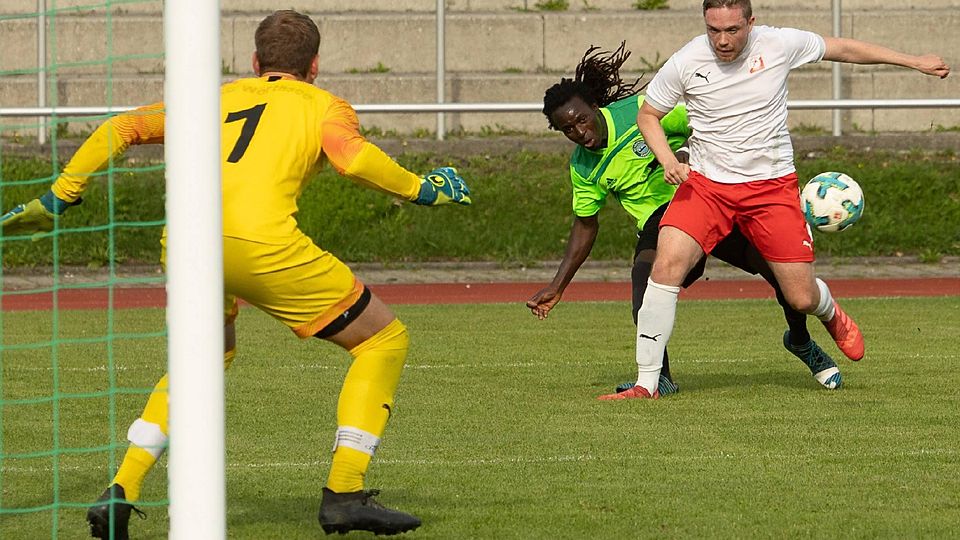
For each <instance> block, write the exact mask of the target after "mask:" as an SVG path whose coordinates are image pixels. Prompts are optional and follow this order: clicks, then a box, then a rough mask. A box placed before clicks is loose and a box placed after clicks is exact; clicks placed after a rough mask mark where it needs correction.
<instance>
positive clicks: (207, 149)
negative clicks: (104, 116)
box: [163, 0, 226, 540]
mask: <svg viewBox="0 0 960 540" xmlns="http://www.w3.org/2000/svg"><path fill="white" fill-rule="evenodd" d="M163 27H164V32H163V33H164V44H165V45H164V49H165V54H166V70H165V78H164V79H165V80H164V102H165V104H166V126H165V130H166V134H165V146H164V158H165V160H166V180H167V181H166V190H167V191H166V195H167V208H166V214H167V332H168V337H167V340H168V355H169V357H168V359H169V369H170V379H169V381H170V394H169V400H170V448H169V472H168V474H169V498H170V536H169V537H170V538H171V539H174V540H180V539H188V538H191V539H192V538H203V539H205V540H217V539H224V538H226V481H225V474H224V470H225V451H224V430H225V428H224V397H223V390H224V388H223V353H224V351H223V239H222V228H223V227H222V217H221V204H220V201H221V193H220V71H221V68H220V2H219V1H218V0H213V1H211V0H199V1H198V0H166V1H165V2H164V12H163Z"/></svg>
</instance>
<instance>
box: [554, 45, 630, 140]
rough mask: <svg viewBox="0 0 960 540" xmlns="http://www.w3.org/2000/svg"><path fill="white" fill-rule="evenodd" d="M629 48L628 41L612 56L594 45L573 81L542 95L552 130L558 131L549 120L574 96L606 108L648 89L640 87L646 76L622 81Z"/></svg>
mask: <svg viewBox="0 0 960 540" xmlns="http://www.w3.org/2000/svg"><path fill="white" fill-rule="evenodd" d="M626 45H627V42H626V41H621V42H620V46H619V47H617V50H615V51H613V52H610V51H602V50H600V47H596V46H592V45H591V46H590V48H589V49H587V52H585V53H583V58H581V59H580V63H579V64H577V69H576V74H575V76H574V78H573V79H567V78H565V77H564V78H561V79H560V82H559V83H557V84H555V85H553V86H551V87H550V88H548V89H547V92H546V93H545V94H544V95H543V114H544V116H546V117H547V123H548V124H549V126H550V129H556V128H555V126H554V125H553V121H552V120H551V119H550V116H551V115H552V114H553V113H554V111H556V110H557V109H558V108H559V107H560V106H561V105H563V104H564V103H566V102H568V101H570V99H571V98H573V97H574V96H580V98H581V99H583V101H585V102H586V103H587V104H588V105H597V106H598V107H606V106H607V105H609V104H611V103H613V102H614V101H618V100H621V99H623V98H625V97H629V96H633V95H636V94H638V93H640V91H641V90H643V89H644V88H646V86H647V85H646V84H643V85H641V84H640V80H641V79H643V75H641V76H640V77H638V78H637V79H636V80H635V81H633V82H630V83H628V82H624V80H623V79H622V78H620V67H621V66H622V65H623V63H624V62H626V61H627V58H629V57H630V51H627V50H624V48H625V47H626Z"/></svg>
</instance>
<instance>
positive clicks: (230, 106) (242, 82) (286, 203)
mask: <svg viewBox="0 0 960 540" xmlns="http://www.w3.org/2000/svg"><path fill="white" fill-rule="evenodd" d="M220 107H221V118H222V124H221V159H222V187H223V233H224V235H225V236H230V237H234V238H242V239H247V240H254V241H258V242H264V243H284V242H286V241H289V239H290V238H291V237H292V236H299V235H300V234H302V233H300V232H299V229H298V227H297V222H296V213H297V198H298V197H299V196H300V193H301V192H302V191H303V189H304V188H305V187H306V184H307V182H308V181H309V179H310V178H311V177H312V176H313V174H314V173H315V172H316V170H317V169H318V168H319V167H320V166H321V165H322V164H323V162H324V161H329V162H330V164H331V165H333V167H334V168H335V169H336V170H337V171H338V172H339V173H341V174H343V175H345V176H347V177H349V178H350V179H352V180H354V181H356V182H358V183H360V184H363V185H365V186H367V187H371V188H374V189H378V190H381V191H384V192H386V193H390V194H393V195H395V196H398V197H402V198H404V199H407V200H413V199H415V198H416V197H417V194H418V193H419V187H420V178H419V177H418V176H417V175H415V174H413V173H411V172H410V171H407V170H406V169H404V168H403V167H401V166H399V165H398V164H397V163H396V162H394V161H393V160H392V159H390V158H389V157H388V156H387V155H386V154H384V153H383V151H381V150H380V149H379V148H377V147H376V146H374V145H373V144H371V143H369V142H368V141H367V140H366V139H365V138H364V137H363V136H362V135H361V134H360V126H359V121H358V120H357V115H356V112H355V111H354V110H353V108H352V107H351V106H350V104H349V103H347V102H346V101H344V100H343V99H341V98H338V97H336V96H334V95H333V94H331V93H329V92H327V91H325V90H322V89H320V88H317V87H315V86H313V85H312V84H309V83H306V82H302V81H298V80H295V79H292V78H286V77H279V76H270V77H260V78H250V79H239V80H237V81H234V82H231V83H228V84H225V85H223V87H222V90H221V102H220ZM163 120H164V113H163V105H162V104H159V103H158V104H154V105H150V106H147V107H142V108H140V109H137V110H135V111H131V112H129V113H125V114H122V115H118V116H116V117H114V118H111V119H110V120H109V121H108V122H106V123H104V124H103V125H102V126H101V127H100V128H98V129H97V130H96V131H95V132H94V133H93V134H92V135H91V136H90V138H88V139H87V141H86V142H84V144H83V145H82V146H81V147H80V149H78V150H77V153H76V154H74V156H73V158H72V159H71V160H70V162H69V163H68V164H67V166H66V167H65V168H64V171H63V174H61V175H60V177H59V178H58V179H57V181H56V182H55V183H54V185H53V188H52V189H53V192H54V194H55V195H56V196H57V197H60V198H61V199H63V200H65V201H68V202H72V201H75V200H76V199H77V198H78V197H80V195H81V194H82V192H83V190H84V189H85V188H86V185H87V182H88V181H89V178H90V174H91V173H94V172H96V171H100V170H102V169H103V168H105V167H106V166H107V164H108V163H109V161H110V159H111V158H112V157H114V156H117V155H119V154H121V153H122V152H124V151H125V150H126V149H127V148H128V147H129V146H130V145H131V144H149V143H159V142H163V136H164V132H163V128H164V121H163Z"/></svg>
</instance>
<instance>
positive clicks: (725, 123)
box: [646, 26, 826, 184]
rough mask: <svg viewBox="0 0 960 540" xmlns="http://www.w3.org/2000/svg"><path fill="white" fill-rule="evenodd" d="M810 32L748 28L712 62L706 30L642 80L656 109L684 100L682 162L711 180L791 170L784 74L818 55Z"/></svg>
mask: <svg viewBox="0 0 960 540" xmlns="http://www.w3.org/2000/svg"><path fill="white" fill-rule="evenodd" d="M825 49H826V44H825V42H824V40H823V38H822V37H821V36H819V35H817V34H814V33H812V32H807V31H804V30H796V29H793V28H773V27H769V26H754V28H753V30H752V31H751V32H750V36H749V37H748V39H747V45H746V47H744V49H743V52H742V53H741V54H740V56H739V57H738V58H737V59H736V60H734V61H733V62H720V61H718V60H717V57H716V56H715V55H714V53H713V49H712V47H711V46H710V41H709V40H708V39H707V36H706V34H704V35H701V36H699V37H696V38H694V39H693V40H692V41H690V42H689V43H687V44H686V45H685V46H684V47H683V48H682V49H680V50H679V51H677V52H676V53H674V54H673V56H671V57H670V59H669V60H667V63H666V64H664V66H663V67H662V68H661V69H660V71H659V72H658V73H657V75H656V76H655V77H654V78H653V80H652V81H651V82H650V85H649V86H647V90H646V94H647V96H646V101H647V103H649V104H650V105H651V106H653V107H654V108H656V109H657V110H660V111H664V112H666V111H670V110H671V109H673V107H674V106H675V105H677V103H679V102H680V101H681V100H683V101H685V102H686V105H687V113H688V115H689V118H690V127H691V128H693V136H692V137H690V141H689V145H690V166H691V167H692V168H693V169H694V170H696V171H698V172H699V173H701V174H703V175H704V176H706V177H707V178H710V179H711V180H714V181H717V182H723V183H728V184H736V183H742V182H751V181H754V180H765V179H770V178H779V177H781V176H784V175H787V174H790V173H792V172H794V171H795V170H796V169H795V167H794V164H793V145H792V143H791V142H790V133H789V132H788V131H787V75H788V74H789V73H790V70H791V69H793V68H796V67H799V66H801V65H803V64H806V63H810V62H819V61H820V60H821V59H822V58H823V53H824V51H825Z"/></svg>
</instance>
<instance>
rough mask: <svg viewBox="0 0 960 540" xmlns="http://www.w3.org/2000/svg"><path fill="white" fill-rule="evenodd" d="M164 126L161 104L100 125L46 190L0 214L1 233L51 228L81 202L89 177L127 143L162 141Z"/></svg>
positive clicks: (31, 232)
mask: <svg viewBox="0 0 960 540" xmlns="http://www.w3.org/2000/svg"><path fill="white" fill-rule="evenodd" d="M163 125H164V114H163V105H162V104H160V103H157V104H154V105H148V106H146V107H141V108H139V109H135V110H133V111H130V112H127V113H123V114H120V115H117V116H114V117H113V118H111V119H109V120H107V121H106V122H104V123H103V124H101V125H100V127H98V128H97V129H96V131H94V132H93V133H92V134H91V135H90V136H89V137H88V138H87V140H86V141H84V143H83V144H82V145H81V146H80V148H79V149H77V152H76V153H75V154H74V155H73V158H71V159H70V161H69V163H67V166H66V167H64V169H63V172H62V173H61V174H60V176H59V177H57V180H56V181H55V182H54V183H53V185H52V186H51V187H50V190H49V191H47V193H45V194H44V195H42V196H41V197H39V198H36V199H34V200H32V201H30V202H27V203H24V204H20V205H17V206H16V207H14V208H13V209H12V210H10V211H9V212H7V213H6V214H4V215H3V216H0V223H2V224H3V235H4V236H13V235H20V234H34V233H40V232H49V231H51V230H53V223H54V216H58V215H61V214H63V213H64V212H65V211H66V209H67V208H69V207H71V206H74V205H77V204H80V202H81V201H82V200H83V199H81V195H82V194H83V192H84V191H85V190H86V189H87V184H89V183H90V178H92V177H93V175H94V174H96V173H98V172H100V171H102V170H104V169H105V168H106V167H107V165H108V164H109V163H110V162H111V161H112V160H113V159H114V158H116V157H118V156H120V155H121V154H123V153H124V152H125V151H126V150H127V148H129V147H130V145H132V144H150V143H161V142H163Z"/></svg>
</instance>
